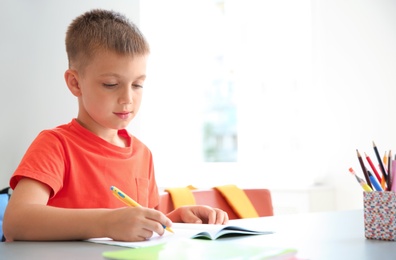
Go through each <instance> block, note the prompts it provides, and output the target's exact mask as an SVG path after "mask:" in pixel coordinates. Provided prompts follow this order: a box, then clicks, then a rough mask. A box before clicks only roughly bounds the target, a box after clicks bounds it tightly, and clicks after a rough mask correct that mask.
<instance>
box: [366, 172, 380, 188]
mask: <svg viewBox="0 0 396 260" xmlns="http://www.w3.org/2000/svg"><path fill="white" fill-rule="evenodd" d="M367 172H368V175H369V177H370V181H371V184H372V185H373V187H374V188H375V190H376V191H383V189H382V187H381V185H380V184H379V182H378V180H377V178H375V176H374V175H372V174H371V172H370V171H369V170H367Z"/></svg>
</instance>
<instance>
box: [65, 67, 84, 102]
mask: <svg viewBox="0 0 396 260" xmlns="http://www.w3.org/2000/svg"><path fill="white" fill-rule="evenodd" d="M65 81H66V84H67V87H68V88H69V90H70V92H71V93H72V94H73V95H74V96H76V97H79V96H81V89H80V85H79V83H78V73H77V71H75V70H72V69H68V70H66V72H65Z"/></svg>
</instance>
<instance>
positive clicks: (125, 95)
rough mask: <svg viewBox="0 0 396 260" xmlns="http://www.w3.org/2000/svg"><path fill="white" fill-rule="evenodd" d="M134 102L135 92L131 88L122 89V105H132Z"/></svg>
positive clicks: (120, 101) (120, 100) (120, 99)
mask: <svg viewBox="0 0 396 260" xmlns="http://www.w3.org/2000/svg"><path fill="white" fill-rule="evenodd" d="M132 100H133V90H132V89H131V88H130V87H125V88H123V89H122V91H121V93H120V97H119V101H118V102H119V103H120V104H122V105H123V104H132Z"/></svg>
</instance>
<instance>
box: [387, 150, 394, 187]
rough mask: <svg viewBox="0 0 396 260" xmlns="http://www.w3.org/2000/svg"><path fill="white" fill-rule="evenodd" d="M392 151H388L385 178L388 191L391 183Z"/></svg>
mask: <svg viewBox="0 0 396 260" xmlns="http://www.w3.org/2000/svg"><path fill="white" fill-rule="evenodd" d="M392 178H393V176H392V151H391V150H389V152H388V179H387V180H386V185H387V186H388V191H389V190H390V189H391V185H392Z"/></svg>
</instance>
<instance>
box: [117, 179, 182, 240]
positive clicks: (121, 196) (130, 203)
mask: <svg viewBox="0 0 396 260" xmlns="http://www.w3.org/2000/svg"><path fill="white" fill-rule="evenodd" d="M110 189H111V191H112V192H113V195H114V196H115V197H116V198H117V199H119V200H121V201H122V202H123V203H125V204H126V205H128V206H131V207H141V206H140V204H139V203H137V202H136V201H134V200H133V199H132V198H130V197H129V196H128V195H126V194H125V193H124V192H122V191H121V190H120V189H118V188H116V187H114V186H111V187H110ZM162 226H163V227H164V228H165V229H166V230H168V231H169V232H172V233H174V231H173V230H172V229H171V228H170V227H166V226H164V225H162Z"/></svg>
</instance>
